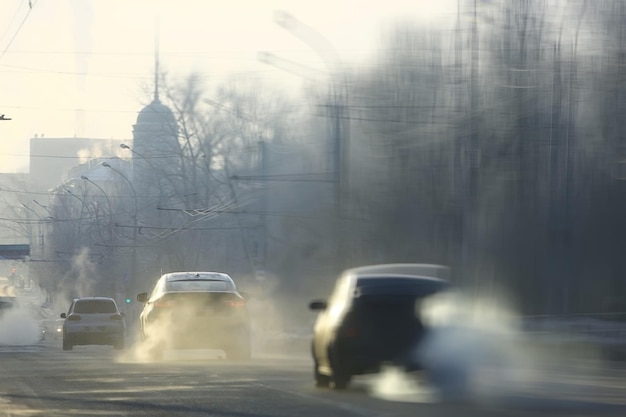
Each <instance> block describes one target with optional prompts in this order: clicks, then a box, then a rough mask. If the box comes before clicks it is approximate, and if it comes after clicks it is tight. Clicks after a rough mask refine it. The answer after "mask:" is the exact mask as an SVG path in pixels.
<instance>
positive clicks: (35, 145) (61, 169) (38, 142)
mask: <svg viewBox="0 0 626 417" xmlns="http://www.w3.org/2000/svg"><path fill="white" fill-rule="evenodd" d="M122 143H124V140H114V139H91V138H45V137H34V138H31V140H30V175H29V191H30V192H40V193H45V192H47V191H48V190H50V189H51V188H54V187H56V186H58V185H59V184H61V183H63V182H64V181H65V180H67V179H68V173H69V172H70V170H71V169H72V168H74V167H76V166H78V165H81V164H83V163H86V162H87V161H89V160H92V159H97V158H109V157H113V156H115V155H117V154H119V153H120V151H121V148H120V144H122Z"/></svg>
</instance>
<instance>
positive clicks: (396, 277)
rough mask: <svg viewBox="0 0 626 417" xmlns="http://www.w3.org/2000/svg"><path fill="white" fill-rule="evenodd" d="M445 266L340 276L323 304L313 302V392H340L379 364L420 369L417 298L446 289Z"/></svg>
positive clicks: (368, 269)
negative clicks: (316, 389) (329, 389)
mask: <svg viewBox="0 0 626 417" xmlns="http://www.w3.org/2000/svg"><path fill="white" fill-rule="evenodd" d="M448 274H449V270H448V268H447V267H445V266H440V265H425V264H383V265H371V266H363V267H358V268H353V269H349V270H347V271H344V272H343V273H342V274H341V276H340V277H339V278H338V279H337V282H336V285H335V288H334V290H333V292H332V294H331V296H330V298H329V299H328V301H325V300H317V301H313V302H311V304H310V306H309V307H310V308H311V309H312V310H317V311H319V312H320V313H319V315H318V317H317V321H316V323H315V327H314V331H313V341H312V355H313V365H314V377H315V382H316V385H317V386H318V387H327V386H331V385H332V386H333V387H334V388H336V389H342V388H345V387H346V386H347V385H348V384H349V382H350V379H351V378H352V376H353V375H361V374H367V373H376V372H379V371H380V368H381V365H383V364H387V363H388V364H392V365H396V366H402V367H404V368H405V369H407V370H416V369H420V368H421V366H420V364H419V363H417V362H416V359H415V355H414V354H413V352H414V351H415V348H416V346H417V345H418V344H419V342H420V340H421V339H422V338H423V336H424V332H425V328H424V325H423V324H422V320H421V318H420V313H419V305H420V302H421V300H422V299H424V298H425V297H428V296H430V295H433V294H435V293H438V292H440V291H443V290H445V289H446V288H447V287H448V282H447V281H446V280H445V279H444V278H447V276H448Z"/></svg>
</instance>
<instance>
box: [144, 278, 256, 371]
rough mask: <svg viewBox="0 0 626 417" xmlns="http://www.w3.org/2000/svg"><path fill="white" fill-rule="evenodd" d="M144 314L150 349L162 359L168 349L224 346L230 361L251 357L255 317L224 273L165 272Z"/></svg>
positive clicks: (146, 297) (145, 294)
mask: <svg viewBox="0 0 626 417" xmlns="http://www.w3.org/2000/svg"><path fill="white" fill-rule="evenodd" d="M137 300H138V301H140V302H143V303H145V305H144V307H143V310H142V312H141V314H140V316H139V320H140V331H141V335H142V338H143V340H144V341H145V343H146V348H147V349H148V350H149V351H150V354H151V355H152V356H153V358H155V359H158V358H160V357H161V356H162V355H163V351H164V350H165V349H220V350H223V351H224V352H225V354H226V357H227V358H229V359H249V358H250V351H251V349H250V344H251V341H250V317H249V314H248V308H247V303H246V300H245V299H244V297H243V295H242V294H240V293H239V292H238V291H237V287H236V285H235V282H234V281H233V279H232V278H231V277H230V276H229V275H227V274H224V273H220V272H172V273H168V274H165V275H162V276H161V277H160V278H159V280H158V281H157V283H156V285H155V287H154V290H153V291H152V293H151V294H150V295H148V293H141V294H138V295H137Z"/></svg>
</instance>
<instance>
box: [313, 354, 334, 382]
mask: <svg viewBox="0 0 626 417" xmlns="http://www.w3.org/2000/svg"><path fill="white" fill-rule="evenodd" d="M313 377H314V378H315V387H316V388H329V387H330V383H331V382H332V378H331V377H329V376H328V375H324V374H321V373H320V371H319V369H318V365H317V361H315V360H314V363H313Z"/></svg>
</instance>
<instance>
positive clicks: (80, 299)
mask: <svg viewBox="0 0 626 417" xmlns="http://www.w3.org/2000/svg"><path fill="white" fill-rule="evenodd" d="M84 300H108V301H113V302H115V300H114V299H113V298H111V297H101V296H96V297H76V298H74V301H84Z"/></svg>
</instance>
